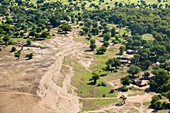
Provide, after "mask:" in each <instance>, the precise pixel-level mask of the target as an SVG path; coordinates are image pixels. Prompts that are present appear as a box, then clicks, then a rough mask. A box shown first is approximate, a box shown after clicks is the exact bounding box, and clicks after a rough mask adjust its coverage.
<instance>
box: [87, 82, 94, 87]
mask: <svg viewBox="0 0 170 113" xmlns="http://www.w3.org/2000/svg"><path fill="white" fill-rule="evenodd" d="M87 85H91V86H94V85H96V83H95V82H94V81H92V82H89V83H87Z"/></svg>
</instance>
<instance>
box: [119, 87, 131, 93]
mask: <svg viewBox="0 0 170 113" xmlns="http://www.w3.org/2000/svg"><path fill="white" fill-rule="evenodd" d="M128 90H129V89H128V87H126V86H122V87H121V91H123V92H126V91H128Z"/></svg>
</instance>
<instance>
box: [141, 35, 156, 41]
mask: <svg viewBox="0 0 170 113" xmlns="http://www.w3.org/2000/svg"><path fill="white" fill-rule="evenodd" d="M142 38H143V39H144V40H150V41H152V40H154V37H153V35H151V34H144V35H142Z"/></svg>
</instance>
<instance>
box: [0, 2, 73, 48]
mask: <svg viewBox="0 0 170 113" xmlns="http://www.w3.org/2000/svg"><path fill="white" fill-rule="evenodd" d="M67 8H68V7H67V6H65V5H62V3H61V2H58V1H57V2H51V3H48V2H47V3H46V2H44V0H37V4H33V3H31V2H30V0H26V1H25V0H16V1H15V0H1V1H0V17H1V18H2V19H0V21H1V24H0V44H5V45H8V44H14V42H13V40H12V39H13V38H31V39H34V40H36V39H46V38H50V37H51V35H50V33H49V31H50V29H51V28H53V27H59V26H60V28H61V29H62V30H63V31H66V32H67V31H71V27H70V25H68V24H63V23H62V22H61V20H66V21H70V18H71V16H70V13H68V12H65V10H66V9H67Z"/></svg>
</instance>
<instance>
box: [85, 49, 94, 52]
mask: <svg viewBox="0 0 170 113" xmlns="http://www.w3.org/2000/svg"><path fill="white" fill-rule="evenodd" d="M84 52H93V51H92V50H91V49H88V50H84Z"/></svg>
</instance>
